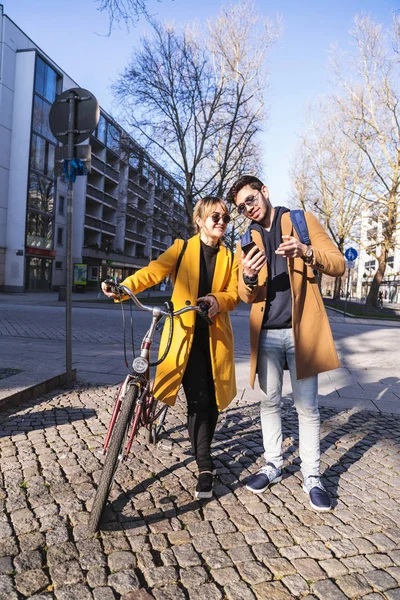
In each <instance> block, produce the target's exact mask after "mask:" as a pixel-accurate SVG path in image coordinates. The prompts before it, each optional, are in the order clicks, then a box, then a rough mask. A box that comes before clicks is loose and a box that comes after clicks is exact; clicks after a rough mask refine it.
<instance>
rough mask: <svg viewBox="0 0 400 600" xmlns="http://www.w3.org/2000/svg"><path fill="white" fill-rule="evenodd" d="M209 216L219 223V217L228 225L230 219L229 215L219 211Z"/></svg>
mask: <svg viewBox="0 0 400 600" xmlns="http://www.w3.org/2000/svg"><path fill="white" fill-rule="evenodd" d="M210 216H211V220H212V222H213V223H219V221H220V219H222V220H223V222H224V223H225V225H228V223H229V221H230V220H231V218H230V216H229V215H227V214H224V215H220V214H219V213H213V214H212V215H210Z"/></svg>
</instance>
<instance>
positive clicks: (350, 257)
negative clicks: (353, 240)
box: [344, 248, 358, 260]
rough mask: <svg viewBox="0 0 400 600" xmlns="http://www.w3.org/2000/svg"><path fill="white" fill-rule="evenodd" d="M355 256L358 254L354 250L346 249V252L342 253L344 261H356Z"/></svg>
mask: <svg viewBox="0 0 400 600" xmlns="http://www.w3.org/2000/svg"><path fill="white" fill-rule="evenodd" d="M357 256H358V252H357V250H356V249H355V248H347V250H346V252H345V253H344V257H345V259H346V260H356V258H357Z"/></svg>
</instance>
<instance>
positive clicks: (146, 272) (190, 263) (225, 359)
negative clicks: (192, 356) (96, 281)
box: [122, 235, 239, 411]
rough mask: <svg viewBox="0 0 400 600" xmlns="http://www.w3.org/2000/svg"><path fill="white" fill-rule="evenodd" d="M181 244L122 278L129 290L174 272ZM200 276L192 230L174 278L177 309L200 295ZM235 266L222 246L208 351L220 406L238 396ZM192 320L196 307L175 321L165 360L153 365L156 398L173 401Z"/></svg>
mask: <svg viewBox="0 0 400 600" xmlns="http://www.w3.org/2000/svg"><path fill="white" fill-rule="evenodd" d="M182 247H183V240H175V242H174V244H173V245H172V246H171V247H170V248H168V250H166V251H165V252H164V253H163V254H161V255H160V256H159V257H158V258H157V260H153V261H151V262H150V263H149V265H148V266H147V267H144V268H143V269H140V270H139V271H137V272H136V273H134V274H133V275H131V276H130V277H128V278H127V279H125V281H123V282H122V285H125V286H126V287H128V288H129V289H130V290H132V292H133V293H135V294H137V293H139V292H142V291H143V290H145V289H147V288H149V287H151V286H153V285H156V284H157V283H159V282H160V281H162V280H163V279H164V277H167V276H168V275H169V274H171V273H173V272H174V270H175V267H176V263H177V261H178V258H179V255H180V253H181V250H182ZM199 278H200V236H199V235H195V236H193V237H192V238H190V240H189V241H188V245H187V247H186V250H185V253H184V255H183V258H182V261H181V264H180V266H179V271H178V277H177V280H176V281H175V285H174V290H173V293H172V298H171V299H172V302H173V304H174V309H175V310H179V309H180V308H183V307H184V306H187V305H189V304H191V305H195V304H196V299H197V298H198V288H199ZM237 287H238V266H237V262H236V258H235V256H234V255H233V254H232V253H231V252H230V251H229V250H228V249H227V248H225V246H222V245H221V246H220V250H219V252H218V254H217V259H216V263H215V271H214V277H213V281H212V286H211V292H210V293H211V295H212V296H214V297H215V298H216V299H217V301H218V304H219V313H218V314H217V315H216V316H215V317H214V318H213V321H214V324H213V325H211V326H210V354H211V364H212V371H213V379H214V385H215V395H216V400H217V407H218V410H219V411H221V410H222V409H223V408H226V407H227V406H228V404H229V403H230V402H231V401H232V400H233V398H234V397H235V395H236V378H235V362H234V346H233V332H232V326H231V322H230V318H229V314H228V311H230V310H233V309H234V308H235V306H236V305H237V304H238V302H239V297H238V291H237ZM195 321H196V314H195V312H194V311H189V312H187V313H184V314H183V315H181V316H180V317H177V318H175V320H174V333H173V338H172V344H171V349H170V351H169V353H168V355H167V357H166V359H165V360H164V361H163V362H162V363H161V364H160V365H159V366H158V367H157V371H156V376H155V382H154V395H155V397H156V398H157V399H159V400H162V401H163V402H165V403H166V404H169V405H170V406H173V405H174V404H175V400H176V396H177V394H178V391H179V387H180V385H181V382H182V378H183V374H184V372H185V369H186V364H187V361H188V358H189V353H190V350H191V347H192V343H193V334H194V327H195ZM168 332H169V325H168V322H167V323H166V325H165V327H164V330H163V333H162V336H161V342H160V351H159V356H161V354H162V353H163V351H164V349H165V347H166V344H167V340H168Z"/></svg>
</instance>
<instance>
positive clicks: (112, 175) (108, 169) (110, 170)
mask: <svg viewBox="0 0 400 600" xmlns="http://www.w3.org/2000/svg"><path fill="white" fill-rule="evenodd" d="M104 172H105V175H106V177H108V178H109V179H112V180H113V181H115V183H118V181H119V171H118V170H117V169H115V168H114V167H112V166H111V165H105V171H104Z"/></svg>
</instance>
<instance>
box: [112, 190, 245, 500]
mask: <svg viewBox="0 0 400 600" xmlns="http://www.w3.org/2000/svg"><path fill="white" fill-rule="evenodd" d="M229 220H230V218H229V214H228V209H227V206H226V204H225V203H224V201H223V200H221V199H220V198H217V197H215V196H207V197H206V198H203V199H201V200H199V201H198V202H197V204H196V206H195V208H194V213H193V224H194V228H195V231H196V235H194V236H193V237H192V238H190V239H189V241H188V244H187V247H186V249H185V251H184V254H183V255H182V260H181V263H180V265H179V270H178V273H177V277H176V281H175V285H174V291H173V294H172V298H171V299H172V302H173V304H174V308H175V309H176V310H178V309H180V308H183V307H184V306H185V305H190V304H192V305H193V304H196V303H197V302H199V301H203V302H205V303H206V304H207V305H208V307H209V312H208V314H209V316H210V318H211V319H212V320H213V321H214V324H213V325H211V326H208V325H207V323H206V322H205V321H204V320H203V319H202V318H201V317H200V316H199V315H196V313H195V312H193V311H190V312H187V313H184V314H182V315H181V316H180V317H179V318H177V319H176V320H175V327H174V334H173V338H172V345H171V350H170V352H169V353H168V355H167V358H166V359H165V360H164V361H163V362H162V363H161V364H160V365H159V366H158V368H157V371H156V376H155V382H154V395H155V397H156V398H157V399H159V400H162V401H163V402H166V403H167V404H169V405H171V406H173V405H174V404H175V400H176V396H177V394H178V391H179V387H180V385H181V384H182V385H183V389H184V391H185V396H186V400H187V405H188V431H189V438H190V441H191V444H192V449H193V452H194V455H195V457H196V461H197V465H198V469H199V478H198V483H197V487H196V497H197V498H211V496H212V485H213V474H215V468H214V465H213V462H212V458H211V440H212V438H213V435H214V431H215V427H216V424H217V420H218V412H219V411H221V410H222V409H224V408H226V407H227V406H228V404H229V403H230V402H231V401H232V400H233V398H234V397H235V395H236V380H235V366H234V349H233V333H232V326H231V322H230V318H229V314H228V312H229V311H231V310H233V309H234V308H235V306H236V305H237V303H238V302H239V297H238V291H237V288H238V266H237V262H236V258H235V257H234V255H233V254H232V252H230V250H228V249H227V248H225V247H224V246H223V245H222V243H221V238H222V236H223V235H224V233H225V231H226V228H227V225H228V223H229ZM183 244H184V242H183V240H175V242H174V244H173V245H172V246H171V247H170V248H168V250H166V252H164V253H163V254H161V255H160V256H159V257H158V258H157V259H156V260H154V261H152V262H150V263H149V265H148V266H147V267H144V268H143V269H140V270H139V271H137V272H136V273H134V275H132V276H130V277H128V278H127V279H125V281H123V282H122V285H125V286H127V287H128V288H129V289H131V290H132V292H133V293H135V294H137V293H139V292H142V291H143V290H145V289H147V288H149V287H151V286H153V285H156V284H157V283H159V282H160V281H162V280H163V279H164V278H165V277H167V276H168V275H170V274H172V275H173V274H174V272H175V270H176V266H177V263H178V260H179V257H180V255H181V252H182V249H183ZM102 288H103V291H104V293H105V294H106V295H108V296H112V294H110V293H109V290H108V288H107V285H106V284H104V283H103V284H102ZM168 329H169V327H168V326H167V327H165V328H164V331H163V335H162V337H161V343H160V355H161V354H162V353H163V350H164V348H165V347H166V342H167V338H168Z"/></svg>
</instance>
